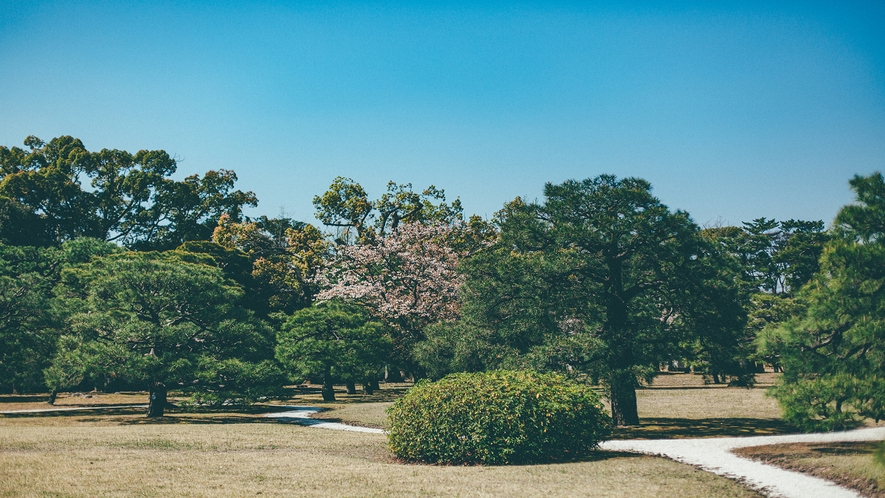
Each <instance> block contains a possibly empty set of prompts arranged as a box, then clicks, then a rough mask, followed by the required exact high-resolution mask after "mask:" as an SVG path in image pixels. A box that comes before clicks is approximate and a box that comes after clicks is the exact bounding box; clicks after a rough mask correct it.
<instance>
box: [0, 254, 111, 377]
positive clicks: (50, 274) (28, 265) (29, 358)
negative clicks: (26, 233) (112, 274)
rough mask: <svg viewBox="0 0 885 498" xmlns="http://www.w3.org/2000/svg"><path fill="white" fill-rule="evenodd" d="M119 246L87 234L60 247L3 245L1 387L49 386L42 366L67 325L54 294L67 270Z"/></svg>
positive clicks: (0, 274) (0, 258) (0, 266)
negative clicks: (57, 307)
mask: <svg viewBox="0 0 885 498" xmlns="http://www.w3.org/2000/svg"><path fill="white" fill-rule="evenodd" d="M118 250H119V248H118V247H117V246H115V245H113V244H110V243H107V242H102V241H99V240H95V239H90V238H86V237H81V238H79V239H76V240H72V241H68V242H65V243H64V244H62V246H61V247H59V248H52V247H28V246H7V245H2V244H0V391H24V392H34V391H39V390H43V389H45V384H44V379H43V369H45V368H46V367H48V366H49V362H50V358H51V357H52V356H53V354H54V352H55V346H56V341H57V339H58V336H59V335H60V333H61V330H63V329H64V324H63V323H62V320H61V317H60V316H59V314H58V313H57V312H56V311H57V310H56V300H55V299H54V298H53V288H54V287H55V285H56V284H57V283H58V282H59V279H60V273H61V271H62V269H63V268H67V267H70V266H71V265H75V264H79V263H84V262H87V261H89V260H91V259H92V258H95V257H100V256H102V255H107V254H111V253H113V252H115V251H118Z"/></svg>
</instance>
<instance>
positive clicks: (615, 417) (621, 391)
mask: <svg viewBox="0 0 885 498" xmlns="http://www.w3.org/2000/svg"><path fill="white" fill-rule="evenodd" d="M609 382H610V385H611V403H612V422H613V423H614V424H615V425H616V426H625V425H639V412H638V411H637V408H636V376H635V375H634V374H633V372H631V371H630V370H616V371H613V372H612V373H611V380H610V381H609Z"/></svg>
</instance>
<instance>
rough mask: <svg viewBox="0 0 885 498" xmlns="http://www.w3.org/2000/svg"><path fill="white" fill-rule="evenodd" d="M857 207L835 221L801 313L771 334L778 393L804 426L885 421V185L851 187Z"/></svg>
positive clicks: (872, 179)
mask: <svg viewBox="0 0 885 498" xmlns="http://www.w3.org/2000/svg"><path fill="white" fill-rule="evenodd" d="M849 183H850V185H851V187H852V188H853V189H854V191H855V192H856V194H857V203H855V204H852V205H849V206H845V207H843V208H842V209H841V210H840V211H839V214H838V216H837V217H836V222H835V228H834V231H833V232H834V233H833V238H832V240H831V241H830V242H829V243H828V244H827V245H826V248H825V250H824V254H823V256H822V258H821V263H820V264H821V271H820V272H819V273H818V274H817V275H816V277H815V278H814V279H812V280H811V281H810V282H809V283H808V284H807V285H806V286H805V287H803V288H802V290H801V291H800V293H799V296H798V299H799V300H800V302H801V308H800V310H801V313H800V314H798V315H797V316H795V317H793V318H791V319H789V320H787V321H786V322H784V323H783V324H781V325H780V326H777V327H775V328H773V330H772V331H771V332H770V340H769V341H767V342H766V346H767V347H772V345H774V346H775V347H777V352H778V353H779V354H780V355H781V360H782V362H783V367H784V376H783V378H782V382H781V384H780V385H779V386H777V388H776V389H775V390H774V391H773V394H774V395H775V396H776V397H777V398H778V400H779V401H780V403H781V406H782V407H783V408H784V417H785V418H786V419H787V420H789V421H790V422H792V423H795V424H797V425H799V426H801V427H804V428H806V429H810V430H814V429H824V430H832V429H837V428H844V427H849V426H851V425H853V424H855V423H857V422H858V419H859V418H861V417H871V418H875V419H877V420H879V419H882V418H885V348H883V344H885V181H883V177H882V174H881V173H874V174H872V175H870V176H855V177H854V178H853V179H852V180H851V181H850V182H849Z"/></svg>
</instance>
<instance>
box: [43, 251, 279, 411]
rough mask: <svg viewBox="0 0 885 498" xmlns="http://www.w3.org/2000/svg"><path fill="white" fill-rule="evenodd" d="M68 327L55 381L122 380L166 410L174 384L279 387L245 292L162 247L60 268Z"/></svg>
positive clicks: (264, 331)
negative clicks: (145, 392) (162, 250)
mask: <svg viewBox="0 0 885 498" xmlns="http://www.w3.org/2000/svg"><path fill="white" fill-rule="evenodd" d="M63 280H64V287H63V288H62V289H61V290H60V297H61V298H62V299H63V301H64V306H65V307H66V309H67V310H68V313H69V318H68V324H69V326H70V330H71V333H69V334H66V335H64V336H63V337H62V338H61V340H60V347H59V350H58V352H57V353H56V356H55V358H54V360H53V365H52V367H51V368H50V369H49V370H48V372H47V377H48V382H49V384H50V387H52V388H56V389H57V388H62V387H70V386H74V385H77V384H79V383H80V382H82V380H83V379H84V378H91V379H92V380H93V381H95V382H98V381H99V380H100V378H104V379H105V380H113V379H124V380H129V381H135V382H139V383H141V384H142V385H143V386H144V387H145V388H147V389H148V390H149V393H150V407H149V409H148V415H149V416H162V415H163V412H164V409H165V406H166V392H167V390H168V389H169V388H170V387H177V388H181V389H185V390H196V391H199V392H201V393H202V394H203V395H204V396H205V397H207V398H208V399H212V398H213V397H214V398H215V399H219V400H221V401H224V400H225V399H230V398H232V397H244V398H253V399H254V398H255V397H256V396H257V395H258V393H261V392H264V391H265V390H266V389H263V388H270V390H273V389H276V388H277V387H278V386H279V385H280V384H279V381H280V380H281V379H280V378H279V372H278V371H277V370H276V368H275V366H274V364H273V362H272V359H273V346H274V343H273V333H272V331H271V330H270V329H269V328H268V327H267V326H266V325H265V324H263V323H262V322H261V321H259V320H255V319H254V318H252V317H251V315H250V314H249V313H248V312H247V311H245V310H244V309H242V308H241V307H238V306H237V304H238V301H239V299H240V298H241V296H242V290H241V289H240V288H239V287H238V286H236V285H235V284H233V283H232V282H230V281H227V280H225V279H224V277H223V275H222V273H221V271H220V270H218V269H217V268H214V267H211V266H207V265H202V264H195V263H188V262H185V261H182V260H180V259H178V258H176V257H175V256H172V255H165V254H162V253H152V252H147V253H121V254H115V255H109V256H105V257H102V258H98V259H95V260H93V261H91V262H89V263H87V264H85V265H82V266H78V267H74V268H71V269H69V270H67V271H65V272H64V273H63Z"/></svg>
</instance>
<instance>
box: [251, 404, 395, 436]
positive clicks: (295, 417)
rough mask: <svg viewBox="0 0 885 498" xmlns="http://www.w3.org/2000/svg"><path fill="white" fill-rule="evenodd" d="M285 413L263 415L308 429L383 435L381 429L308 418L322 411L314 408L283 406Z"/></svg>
mask: <svg viewBox="0 0 885 498" xmlns="http://www.w3.org/2000/svg"><path fill="white" fill-rule="evenodd" d="M283 408H287V411H284V412H275V413H265V414H264V416H265V417H269V418H275V419H278V420H283V421H288V422H294V423H296V424H299V425H306V426H308V427H316V428H317V429H334V430H338V431H351V432H368V433H372V434H384V431H383V430H382V429H373V428H371V427H357V426H355V425H347V424H339V423H338V422H326V421H325V420H320V419H315V418H310V416H311V415H313V414H314V413H319V412H321V411H323V410H322V409H320V408H317V407H315V406H285V407H283Z"/></svg>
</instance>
